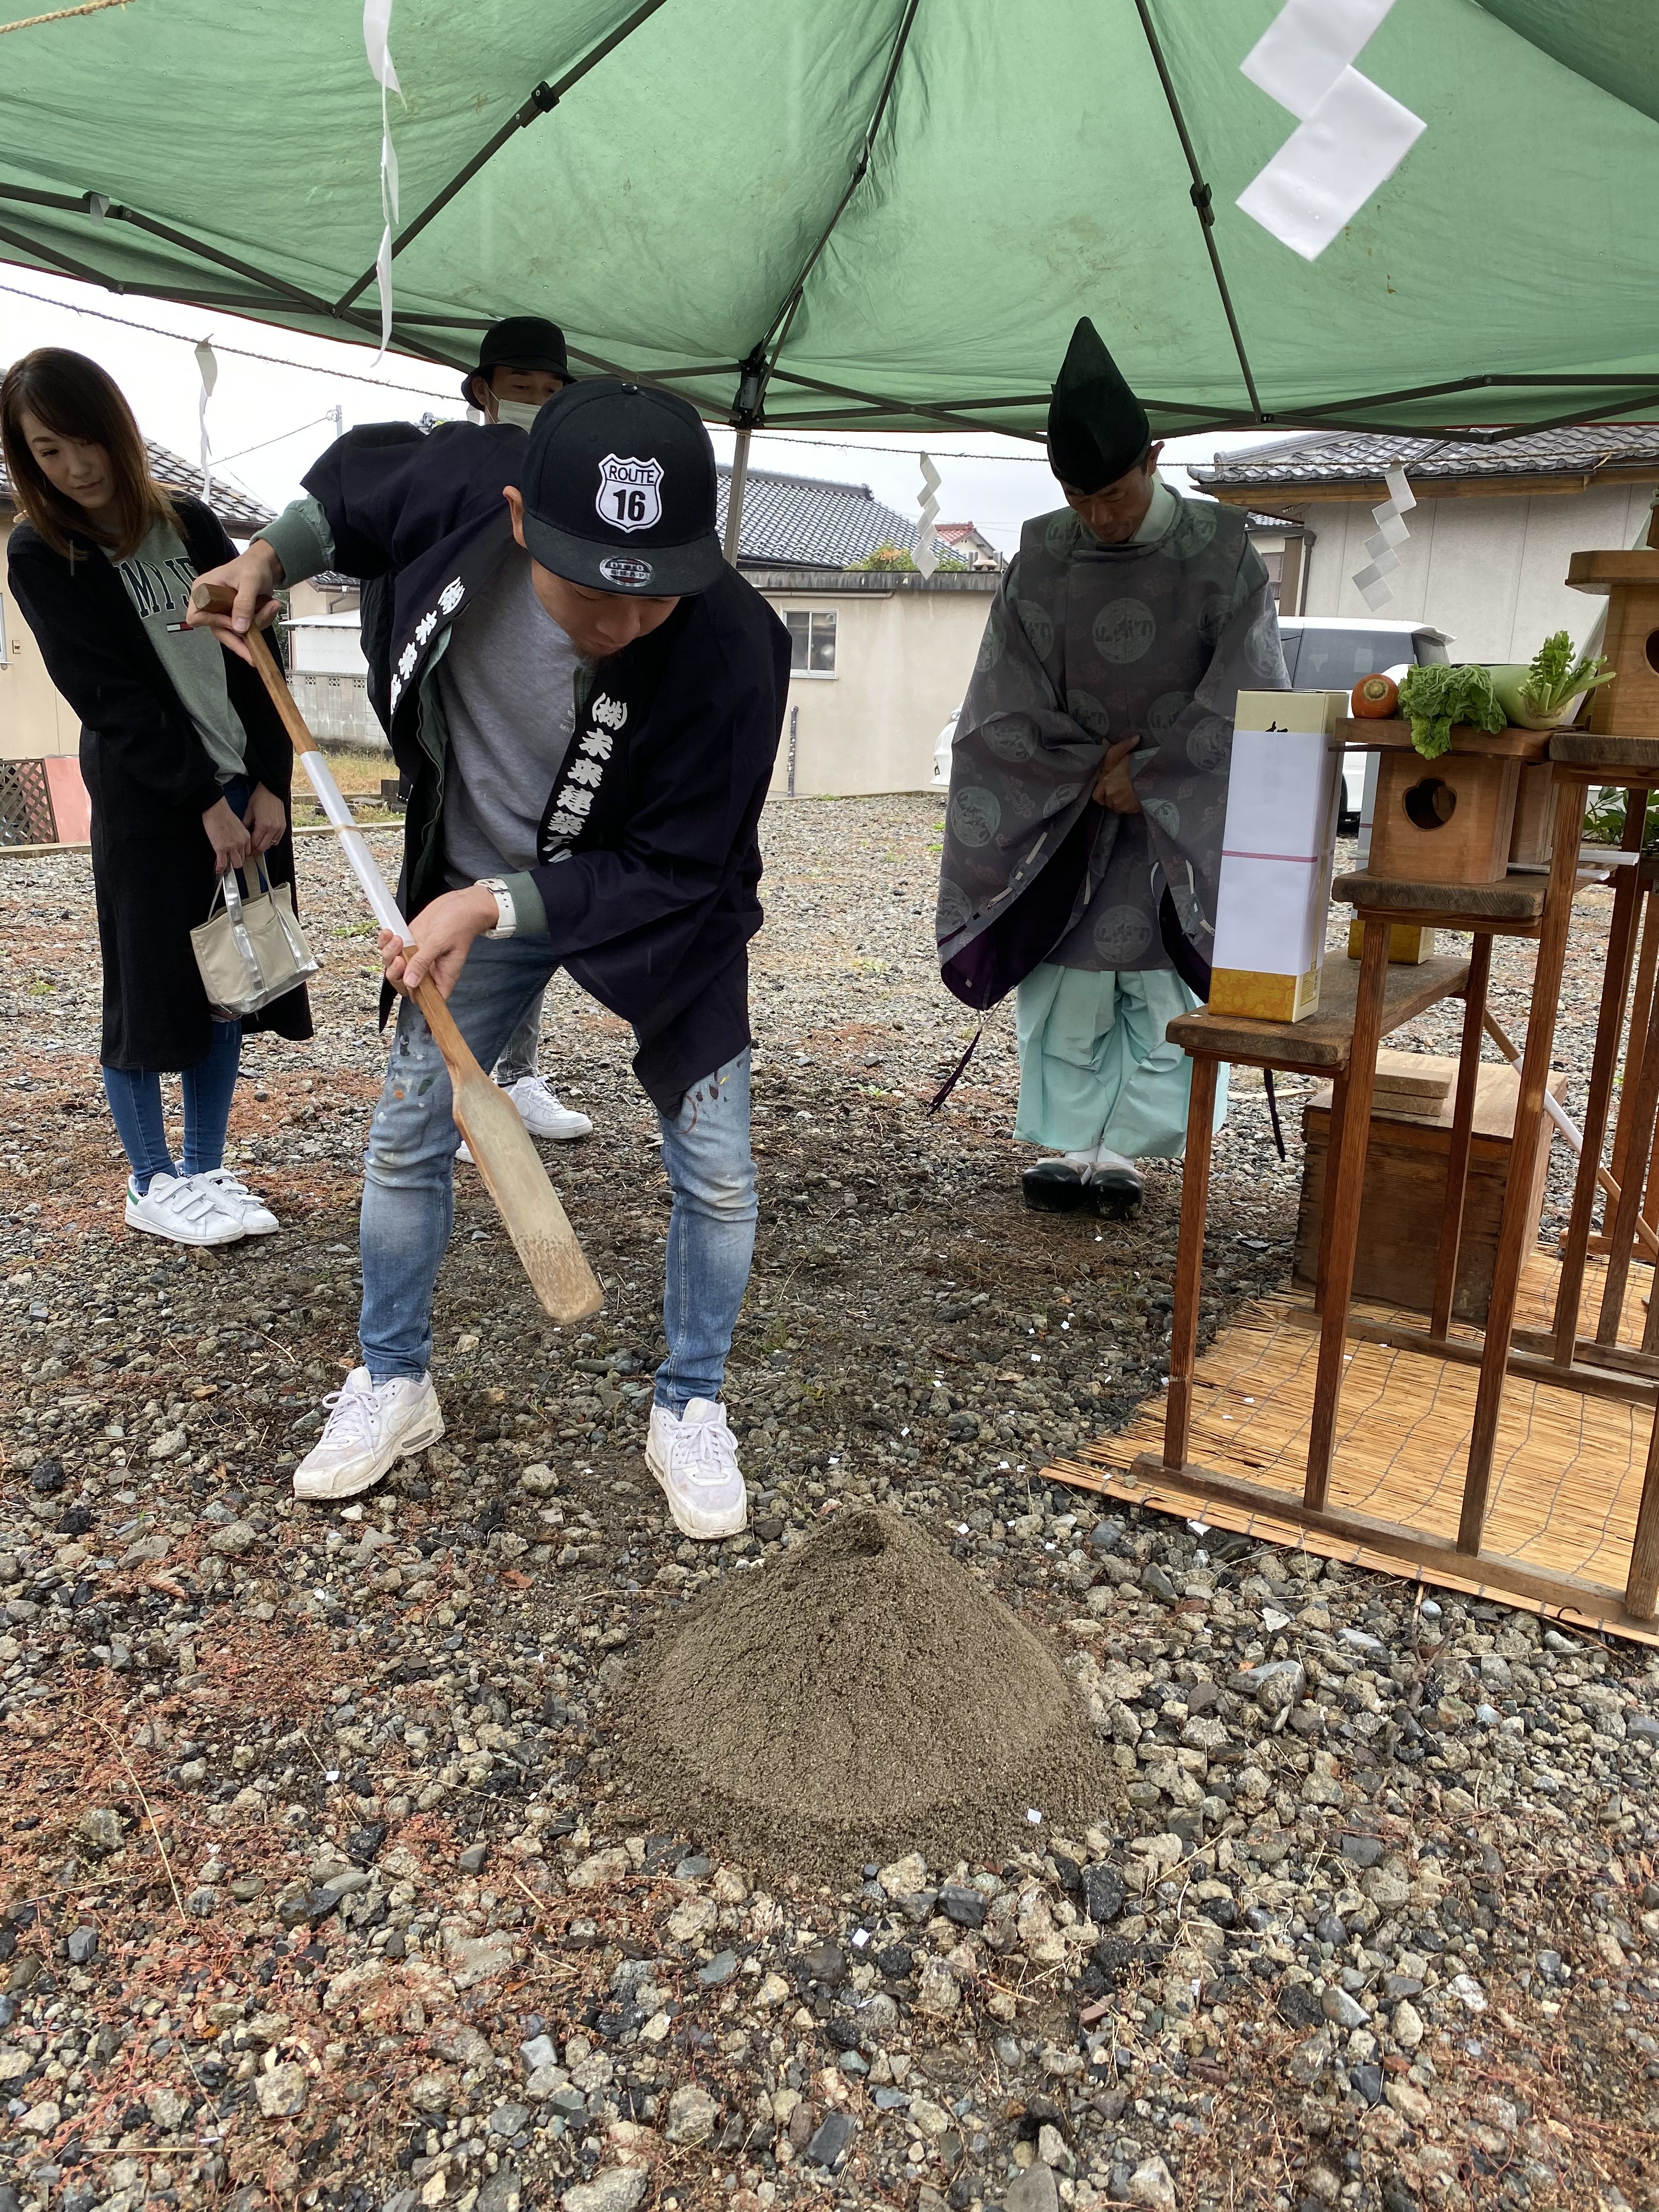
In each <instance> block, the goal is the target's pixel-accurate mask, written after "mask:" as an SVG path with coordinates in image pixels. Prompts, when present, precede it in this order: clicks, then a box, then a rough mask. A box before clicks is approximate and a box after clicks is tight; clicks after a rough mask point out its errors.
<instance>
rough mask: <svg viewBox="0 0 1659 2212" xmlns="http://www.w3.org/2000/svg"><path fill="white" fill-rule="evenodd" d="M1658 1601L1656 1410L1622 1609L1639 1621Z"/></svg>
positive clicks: (1649, 1617)
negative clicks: (1623, 1607)
mask: <svg viewBox="0 0 1659 2212" xmlns="http://www.w3.org/2000/svg"><path fill="white" fill-rule="evenodd" d="M1656 1604H1659V1409H1656V1411H1655V1413H1654V1421H1653V1432H1652V1434H1651V1435H1650V1437H1649V1438H1648V1463H1647V1468H1646V1470H1645V1472H1644V1474H1643V1477H1642V1502H1641V1504H1639V1505H1638V1507H1637V1509H1636V1534H1635V1536H1634V1537H1633V1539H1632V1542H1631V1547H1630V1579H1629V1581H1628V1582H1627V1583H1626V1584H1625V1609H1626V1612H1627V1613H1634V1614H1635V1616H1636V1618H1637V1619H1638V1620H1652V1618H1653V1615H1654V1611H1655V1607H1656Z"/></svg>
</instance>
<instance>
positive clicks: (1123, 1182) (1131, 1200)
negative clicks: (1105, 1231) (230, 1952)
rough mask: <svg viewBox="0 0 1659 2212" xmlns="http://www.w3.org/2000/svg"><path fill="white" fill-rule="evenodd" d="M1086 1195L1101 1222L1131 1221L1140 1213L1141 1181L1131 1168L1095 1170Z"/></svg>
mask: <svg viewBox="0 0 1659 2212" xmlns="http://www.w3.org/2000/svg"><path fill="white" fill-rule="evenodd" d="M1088 1194H1089V1196H1090V1197H1091V1198H1092V1199H1093V1200H1094V1202H1095V1210H1096V1212H1097V1213H1098V1214H1099V1216H1100V1218H1101V1219H1102V1220H1103V1221H1133V1219H1134V1218H1135V1216H1136V1215H1137V1214H1138V1213H1139V1211H1140V1198H1141V1181H1140V1177H1139V1176H1138V1175H1137V1174H1136V1173H1135V1171H1134V1170H1133V1168H1097V1169H1096V1170H1095V1172H1094V1176H1093V1179H1092V1180H1091V1182H1090V1183H1089V1185H1088Z"/></svg>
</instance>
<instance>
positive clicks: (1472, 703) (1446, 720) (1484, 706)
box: [1400, 664, 1505, 760]
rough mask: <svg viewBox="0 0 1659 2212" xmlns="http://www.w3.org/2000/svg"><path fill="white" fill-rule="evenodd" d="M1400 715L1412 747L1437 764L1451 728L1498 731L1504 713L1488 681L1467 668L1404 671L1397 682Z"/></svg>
mask: <svg viewBox="0 0 1659 2212" xmlns="http://www.w3.org/2000/svg"><path fill="white" fill-rule="evenodd" d="M1400 711H1401V714H1404V715H1405V716H1406V717H1407V719H1408V720H1409V721H1410V723H1411V726H1412V743H1413V744H1414V745H1415V746H1416V748H1417V750H1418V751H1419V753H1421V754H1422V756H1423V757H1424V759H1425V760H1438V759H1439V757H1440V756H1441V754H1442V753H1443V752H1445V751H1447V750H1449V748H1450V745H1451V733H1452V725H1453V723H1454V722H1462V723H1466V724H1467V725H1468V727H1469V728H1470V729H1473V730H1487V731H1493V732H1495V731H1498V730H1501V729H1502V728H1503V727H1504V722H1505V716H1504V709H1503V708H1501V707H1500V706H1499V705H1498V702H1497V700H1496V699H1494V698H1493V696H1492V678H1491V677H1490V675H1489V674H1488V673H1487V672H1486V670H1485V669H1484V668H1479V667H1476V666H1474V665H1472V664H1471V665H1466V666H1463V667H1459V668H1449V667H1446V666H1443V665H1441V666H1431V667H1425V668H1408V669H1407V671H1406V673H1405V675H1404V676H1403V677H1402V678H1401V684H1400Z"/></svg>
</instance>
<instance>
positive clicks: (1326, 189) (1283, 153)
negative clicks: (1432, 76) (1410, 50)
mask: <svg viewBox="0 0 1659 2212" xmlns="http://www.w3.org/2000/svg"><path fill="white" fill-rule="evenodd" d="M1393 5H1394V0H1285V7H1284V8H1283V9H1281V11H1280V12H1279V15H1277V16H1275V18H1274V19H1273V21H1272V22H1271V23H1270V24H1269V25H1268V26H1267V29H1266V30H1265V31H1264V32H1263V33H1262V34H1261V37H1260V38H1259V39H1258V40H1256V42H1255V46H1252V47H1251V49H1250V51H1249V53H1248V54H1246V55H1245V57H1244V58H1243V61H1242V62H1241V63H1240V64H1239V68H1240V69H1241V70H1242V71H1243V74H1244V75H1245V76H1247V77H1249V80H1250V82H1251V83H1252V84H1257V85H1260V86H1261V89H1262V91H1263V92H1265V93H1267V94H1268V95H1269V96H1270V97H1271V98H1273V99H1274V100H1277V101H1278V102H1279V106H1281V107H1285V108H1288V109H1289V111H1290V112H1291V114H1292V115H1294V116H1295V117H1296V118H1297V124H1298V125H1299V128H1297V130H1295V131H1292V132H1291V135H1290V137H1288V138H1287V139H1286V140H1285V143H1284V144H1283V145H1282V146H1281V147H1280V148H1279V151H1278V153H1276V154H1275V155H1273V159H1272V161H1269V162H1268V164H1267V167H1266V168H1265V169H1263V170H1262V171H1261V173H1260V175H1259V176H1257V177H1255V179H1252V181H1251V182H1250V183H1249V184H1248V185H1246V186H1245V188H1244V190H1243V191H1242V192H1241V193H1240V194H1239V196H1238V203H1237V204H1238V205H1239V206H1240V207H1241V208H1242V209H1243V210H1244V213H1245V214H1246V215H1248V216H1251V217H1252V218H1253V219H1254V220H1255V222H1259V223H1260V224H1261V227H1262V228H1263V229H1264V230H1270V231H1271V232H1272V233H1273V236H1274V237H1275V238H1277V239H1279V240H1280V241H1281V242H1282V243H1283V244H1284V245H1285V246H1289V247H1290V248H1291V252H1294V253H1299V254H1300V255H1301V256H1302V258H1303V259H1304V261H1316V260H1317V259H1318V258H1319V256H1320V255H1321V254H1322V252H1324V251H1325V248H1326V247H1327V246H1328V245H1329V244H1330V242H1331V240H1333V239H1334V237H1335V236H1336V235H1337V234H1338V233H1339V232H1340V230H1341V228H1342V227H1343V225H1344V224H1345V223H1347V222H1352V219H1353V217H1354V216H1356V215H1358V212H1359V210H1360V209H1361V208H1362V207H1364V204H1365V202H1366V201H1367V200H1368V199H1370V197H1371V195H1372V193H1373V192H1375V191H1376V190H1377V189H1378V188H1379V186H1381V185H1383V184H1384V183H1385V182H1386V181H1387V179H1389V177H1391V176H1392V175H1393V174H1394V173H1395V170H1396V169H1397V168H1398V167H1399V166H1400V164H1401V161H1404V160H1405V158H1406V155H1407V154H1408V153H1409V152H1410V150H1411V149H1412V148H1413V146H1414V145H1415V144H1416V143H1417V140H1418V139H1419V137H1420V136H1421V135H1422V132H1423V130H1424V128H1425V125H1424V123H1423V119H1422V118H1421V117H1420V116H1417V115H1413V113H1412V112H1411V110H1410V109H1409V108H1408V107H1402V106H1401V104H1400V102H1399V101H1398V100H1394V99H1391V98H1390V97H1389V94H1387V93H1386V92H1384V91H1383V88H1382V87H1381V86H1380V85H1375V84H1373V83H1372V82H1371V81H1370V78H1369V77H1365V76H1361V75H1360V74H1359V71H1358V70H1357V69H1355V67H1354V66H1353V64H1354V58H1355V57H1356V56H1357V55H1358V53H1359V52H1361V51H1362V49H1363V48H1364V46H1365V45H1366V43H1367V41H1368V40H1370V36H1371V34H1372V33H1373V32H1374V31H1375V30H1376V27H1377V25H1378V24H1379V23H1380V22H1381V21H1383V17H1384V16H1385V15H1387V14H1388V12H1389V9H1390V8H1391V7H1393Z"/></svg>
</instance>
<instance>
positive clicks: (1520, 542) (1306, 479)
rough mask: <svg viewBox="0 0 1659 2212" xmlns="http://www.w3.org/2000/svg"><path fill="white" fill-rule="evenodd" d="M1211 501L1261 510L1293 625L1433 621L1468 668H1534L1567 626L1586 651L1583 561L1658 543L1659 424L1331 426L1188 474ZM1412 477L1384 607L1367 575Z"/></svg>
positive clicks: (1266, 547) (1267, 550) (1253, 527)
mask: <svg viewBox="0 0 1659 2212" xmlns="http://www.w3.org/2000/svg"><path fill="white" fill-rule="evenodd" d="M1188 467H1189V471H1190V474H1191V476H1192V478H1193V481H1194V484H1195V485H1196V486H1197V488H1198V489H1200V490H1201V491H1204V492H1206V493H1207V494H1208V495H1210V497H1211V498H1212V499H1218V500H1221V501H1225V502H1226V503H1227V504H1229V505H1231V506H1235V507H1245V508H1247V509H1248V510H1249V513H1250V518H1251V520H1250V536H1251V538H1252V540H1253V542H1254V543H1255V544H1256V545H1257V547H1258V549H1259V550H1261V553H1262V555H1263V557H1264V558H1265V559H1266V560H1267V563H1268V568H1269V571H1270V573H1274V572H1275V571H1276V581H1277V583H1278V586H1279V608H1280V612H1281V613H1284V614H1303V615H1312V616H1330V617H1339V618H1352V620H1353V621H1354V622H1355V623H1359V624H1364V623H1365V622H1366V621H1368V620H1369V619H1370V617H1372V616H1381V617H1385V618H1387V619H1388V620H1390V621H1404V622H1420V623H1431V624H1432V625H1433V626H1434V627H1435V628H1437V629H1442V630H1444V631H1446V632H1447V633H1448V634H1449V635H1450V637H1451V639H1452V641H1453V642H1452V646H1451V653H1452V657H1453V658H1454V659H1458V660H1528V659H1531V657H1532V655H1533V653H1534V652H1535V651H1536V650H1537V648H1538V646H1539V645H1540V644H1541V641H1543V639H1544V638H1546V637H1547V636H1548V635H1549V634H1550V633H1551V632H1552V631H1553V630H1558V629H1566V630H1568V631H1570V632H1571V635H1573V637H1574V638H1576V639H1578V640H1581V641H1582V640H1583V637H1584V635H1585V634H1586V633H1587V632H1588V631H1589V629H1590V627H1591V625H1592V624H1593V623H1595V620H1596V617H1597V616H1598V615H1599V614H1600V613H1601V606H1600V605H1599V603H1598V602H1597V601H1596V600H1595V599H1588V598H1586V596H1585V595H1584V594H1583V592H1572V591H1569V590H1568V589H1567V586H1566V582H1565V578H1566V573H1567V562H1568V559H1569V556H1571V554H1573V553H1575V552H1577V551H1579V550H1584V549H1593V550H1608V549H1612V548H1623V547H1626V546H1630V545H1633V544H1638V542H1639V541H1640V540H1642V539H1643V538H1645V535H1646V532H1647V526H1648V516H1649V513H1650V509H1651V507H1652V505H1653V502H1654V498H1655V495H1656V492H1659V422H1594V423H1585V424H1572V425H1568V426H1565V427H1564V428H1559V429H1553V430H1528V431H1525V432H1522V433H1521V434H1520V435H1516V436H1515V437H1511V438H1499V439H1496V440H1491V439H1486V438H1481V439H1475V438H1472V437H1465V438H1458V437H1456V436H1449V437H1444V438H1430V437H1395V436H1390V435H1383V433H1381V432H1376V431H1352V430H1331V431H1317V432H1313V433H1307V434H1304V435H1300V436H1294V437H1289V438H1275V439H1271V440H1268V441H1264V442H1263V443H1261V444H1260V445H1254V446H1247V447H1238V448H1236V449H1235V450H1234V451H1232V452H1231V453H1218V454H1217V455H1216V456H1215V458H1214V459H1213V461H1212V462H1211V463H1209V464H1208V465H1204V464H1202V463H1191V464H1188ZM1392 468H1401V469H1403V470H1404V471H1405V472H1406V481H1407V484H1408V485H1409V487H1410V489H1411V491H1412V494H1413V497H1414V498H1415V500H1416V502H1417V504H1416V505H1415V506H1414V507H1412V508H1410V509H1409V510H1408V511H1407V513H1406V516H1405V521H1406V526H1407V532H1408V534H1407V538H1406V540H1405V542H1404V544H1401V545H1400V546H1399V547H1398V548H1397V549H1396V550H1397V551H1398V554H1399V556H1400V565H1399V567H1398V568H1395V569H1393V570H1392V571H1390V572H1389V575H1388V577H1387V579H1386V580H1387V582H1388V584H1389V586H1390V587H1391V589H1392V597H1391V598H1390V599H1388V600H1387V601H1386V602H1384V603H1383V605H1380V606H1376V607H1372V606H1369V605H1367V603H1366V601H1365V599H1364V597H1363V596H1362V595H1361V592H1360V591H1359V588H1358V586H1357V585H1356V584H1355V583H1354V581H1353V578H1354V576H1355V574H1357V573H1358V571H1360V570H1362V569H1364V568H1366V566H1367V565H1368V564H1369V562H1370V560H1371V559H1372V557H1373V556H1372V550H1371V549H1370V548H1369V547H1368V546H1367V543H1366V541H1367V540H1368V539H1369V538H1374V537H1375V536H1376V529H1377V524H1376V518H1375V516H1374V515H1373V513H1372V511H1371V510H1372V508H1373V507H1376V506H1378V505H1380V504H1381V502H1382V501H1384V500H1386V499H1387V498H1388V496H1389V489H1388V485H1387V483H1386V482H1385V477H1386V474H1387V471H1389V470H1390V469H1392Z"/></svg>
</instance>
